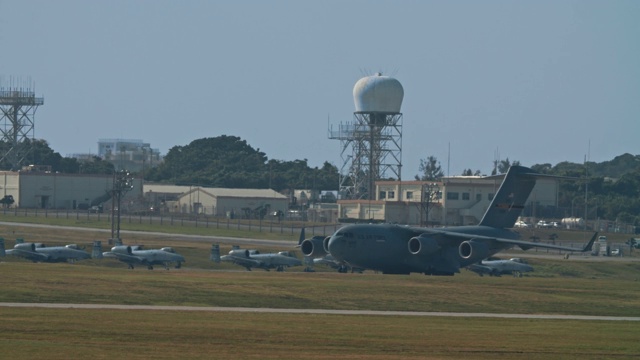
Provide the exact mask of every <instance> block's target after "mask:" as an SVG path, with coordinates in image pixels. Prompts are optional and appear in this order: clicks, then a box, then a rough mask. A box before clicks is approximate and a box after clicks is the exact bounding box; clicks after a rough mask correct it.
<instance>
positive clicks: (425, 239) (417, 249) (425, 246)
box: [408, 234, 440, 255]
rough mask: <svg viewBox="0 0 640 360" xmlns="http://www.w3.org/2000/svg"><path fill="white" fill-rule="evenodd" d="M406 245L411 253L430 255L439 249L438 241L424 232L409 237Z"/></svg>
mask: <svg viewBox="0 0 640 360" xmlns="http://www.w3.org/2000/svg"><path fill="white" fill-rule="evenodd" d="M408 246H409V252H410V253H412V254H413V255H431V254H433V253H435V252H437V251H438V250H440V244H438V241H437V240H436V239H434V238H432V237H429V236H428V235H425V234H422V235H420V236H418V237H412V238H411V239H409V244H408Z"/></svg>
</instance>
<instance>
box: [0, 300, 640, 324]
mask: <svg viewBox="0 0 640 360" xmlns="http://www.w3.org/2000/svg"><path fill="white" fill-rule="evenodd" d="M0 307H6V308H44V309H92V310H149V311H205V312H243V313H279V314H316V315H318V314H321V315H360V316H363V315H365V316H431V317H435V316H438V317H465V318H495V319H543V320H586V321H640V317H633V316H629V317H627V316H590V315H545V314H491V313H455V312H423V311H374V310H327V309H274V308H246V307H218V306H165V305H109V304H53V303H0Z"/></svg>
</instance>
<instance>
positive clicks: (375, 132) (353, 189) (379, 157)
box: [329, 73, 404, 200]
mask: <svg viewBox="0 0 640 360" xmlns="http://www.w3.org/2000/svg"><path fill="white" fill-rule="evenodd" d="M403 97H404V90H403V88H402V85H401V84H400V82H399V81H398V80H396V79H394V78H391V77H388V76H382V74H380V73H378V74H376V75H374V76H367V77H364V78H362V79H360V80H358V82H356V84H355V86H354V87H353V100H354V103H355V108H356V111H355V112H354V113H353V118H354V120H353V122H351V123H347V124H342V123H341V124H340V125H339V126H338V130H336V131H334V130H333V128H330V129H329V138H330V139H337V140H340V143H341V146H342V152H341V153H340V156H341V158H342V160H343V165H342V167H341V169H340V195H341V197H342V199H371V200H373V199H375V198H376V196H375V194H374V193H373V192H374V191H375V182H376V181H377V180H382V179H395V180H398V181H400V180H401V170H402V113H401V112H400V106H401V105H402V99H403ZM398 195H399V194H398Z"/></svg>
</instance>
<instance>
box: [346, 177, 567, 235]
mask: <svg viewBox="0 0 640 360" xmlns="http://www.w3.org/2000/svg"><path fill="white" fill-rule="evenodd" d="M501 183H502V177H479V176H452V177H445V178H443V179H442V181H438V182H433V181H378V182H376V199H375V200H339V201H338V204H339V213H340V219H341V220H345V219H351V220H352V221H353V220H374V221H382V222H392V223H400V224H409V225H426V224H428V225H434V226H445V225H474V224H478V223H479V222H480V219H481V218H482V216H483V215H484V213H485V212H486V210H487V208H488V207H489V204H490V203H491V200H493V197H494V195H495V194H496V192H497V191H498V188H499V187H500V184H501ZM557 194H558V184H557V181H555V180H551V179H540V180H538V181H537V183H536V186H535V187H534V189H533V191H532V192H531V195H530V196H529V200H528V201H527V204H526V206H532V204H536V205H542V206H547V205H552V206H557V201H558V195H557ZM532 209H533V208H532ZM534 212H535V211H534ZM347 221H348V220H347Z"/></svg>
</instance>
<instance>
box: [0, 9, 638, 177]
mask: <svg viewBox="0 0 640 360" xmlns="http://www.w3.org/2000/svg"><path fill="white" fill-rule="evenodd" d="M377 71H382V72H383V73H385V74H388V75H391V76H393V77H395V78H397V79H398V80H399V81H400V82H401V83H402V85H403V86H404V90H405V98H404V102H403V104H402V113H403V114H404V127H403V133H404V136H403V165H404V166H403V178H404V179H411V178H413V176H414V175H415V174H416V173H417V172H418V165H419V162H420V159H424V158H426V157H427V156H430V155H433V156H435V157H437V158H438V159H439V160H440V161H441V163H442V166H443V169H444V170H445V172H446V170H447V168H448V166H447V157H448V154H449V152H448V149H449V146H450V149H451V151H450V167H449V169H450V170H449V173H450V174H451V175H458V174H460V173H461V172H462V170H463V169H466V168H471V169H473V170H476V169H479V170H481V171H482V172H483V173H488V172H490V170H491V166H492V165H491V164H492V161H493V160H494V158H495V157H496V154H499V156H500V158H501V159H504V158H507V157H508V158H509V159H510V160H512V161H513V160H519V161H520V162H521V163H522V164H523V165H527V166H530V165H533V164H537V163H551V164H553V165H555V164H557V163H558V162H561V161H571V162H582V161H583V160H584V157H585V155H586V154H587V152H588V151H590V159H591V160H592V161H597V162H601V161H605V160H610V159H612V158H613V157H615V156H617V155H620V154H623V153H626V152H628V153H632V154H634V155H635V154H640V1H635V0H630V1H615V0H613V1H585V0H582V1H562V0H560V1H313V2H312V1H193V0H186V1H177V0H176V1H157V0H153V1H151V0H147V1H134V0H109V1H106V0H105V1H91V0H76V1H68V0H56V1H49V0H42V1H35V0H0V76H1V77H2V80H3V81H4V84H5V85H6V84H7V82H8V81H9V77H10V76H13V77H21V78H22V79H27V78H31V80H32V81H33V82H34V83H35V89H36V93H37V94H38V95H42V96H44V98H45V104H44V105H43V106H42V107H40V108H39V110H38V112H37V114H36V118H35V119H36V121H35V123H36V125H35V135H36V137H37V138H43V139H46V140H47V141H48V142H49V144H50V146H51V147H52V148H53V149H54V150H55V151H57V152H59V153H61V154H62V155H63V156H66V155H69V154H72V153H87V152H92V153H96V152H97V142H98V139H101V138H126V139H143V140H144V141H145V142H148V143H151V145H152V147H154V148H159V149H160V151H161V152H162V153H163V154H164V153H166V152H167V151H168V150H169V149H170V148H171V147H173V146H176V145H187V144H188V143H190V142H191V141H193V140H195V139H199V138H203V137H216V136H219V135H234V136H239V137H241V138H242V139H245V140H247V142H248V143H249V144H250V145H251V146H253V147H254V148H259V149H260V150H261V151H264V152H265V153H266V154H267V155H268V156H269V158H272V159H279V160H295V159H308V160H309V165H311V166H321V165H322V164H323V162H324V161H329V162H331V163H333V164H335V165H337V166H338V167H340V165H341V164H342V160H341V159H340V150H341V147H340V142H339V141H337V140H329V139H328V137H327V128H328V120H327V119H328V117H330V123H332V124H334V125H337V124H338V123H340V122H341V121H342V122H348V121H352V120H353V111H354V105H353V95H352V90H353V86H354V84H355V83H356V81H357V80H358V79H360V78H361V77H363V76H365V75H370V74H373V73H374V72H377ZM589 143H590V146H589Z"/></svg>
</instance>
